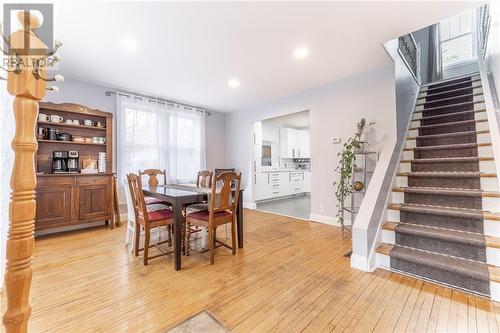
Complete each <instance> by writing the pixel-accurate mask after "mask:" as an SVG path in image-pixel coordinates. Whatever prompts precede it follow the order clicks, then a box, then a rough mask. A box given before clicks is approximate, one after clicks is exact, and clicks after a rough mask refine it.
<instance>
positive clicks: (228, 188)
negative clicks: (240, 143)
mask: <svg viewBox="0 0 500 333" xmlns="http://www.w3.org/2000/svg"><path fill="white" fill-rule="evenodd" d="M240 182H241V173H238V174H237V173H235V172H224V173H221V174H219V175H214V176H213V178H212V186H211V191H210V197H209V200H208V205H207V207H208V209H206V210H200V211H195V212H190V211H189V207H188V208H187V211H186V213H187V215H186V231H187V230H189V228H190V226H192V225H196V226H200V227H206V228H207V229H208V247H209V251H210V264H211V265H213V264H214V251H215V248H217V247H220V246H224V247H227V248H229V249H230V250H231V252H232V254H233V255H234V254H236V218H237V215H236V208H237V207H238V200H239V194H240ZM226 224H230V225H231V246H230V245H228V244H226V243H225V242H223V241H221V240H219V239H217V236H216V230H217V227H218V226H221V225H226ZM185 242H186V244H189V237H188V233H187V232H186V240H185Z"/></svg>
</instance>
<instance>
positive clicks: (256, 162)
mask: <svg viewBox="0 0 500 333" xmlns="http://www.w3.org/2000/svg"><path fill="white" fill-rule="evenodd" d="M261 169H262V122H260V121H257V122H255V123H253V161H252V171H253V172H260V171H261Z"/></svg>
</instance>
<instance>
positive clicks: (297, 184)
mask: <svg viewBox="0 0 500 333" xmlns="http://www.w3.org/2000/svg"><path fill="white" fill-rule="evenodd" d="M304 180H305V178H304V172H303V171H291V172H290V173H289V182H288V195H293V194H299V193H304V192H305V183H304Z"/></svg>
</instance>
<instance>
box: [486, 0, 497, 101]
mask: <svg viewBox="0 0 500 333" xmlns="http://www.w3.org/2000/svg"><path fill="white" fill-rule="evenodd" d="M490 15H491V23H490V35H489V38H488V48H487V49H486V51H487V52H486V57H485V63H486V67H487V69H488V71H489V72H490V77H491V78H492V81H493V87H492V88H493V89H494V90H495V93H496V97H497V102H498V99H499V98H500V3H499V2H498V1H496V2H495V1H492V2H490ZM499 107H500V106H499V105H496V108H499Z"/></svg>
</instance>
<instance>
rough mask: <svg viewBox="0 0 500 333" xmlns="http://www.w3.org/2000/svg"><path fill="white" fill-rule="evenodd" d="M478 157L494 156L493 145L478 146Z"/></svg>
mask: <svg viewBox="0 0 500 333" xmlns="http://www.w3.org/2000/svg"><path fill="white" fill-rule="evenodd" d="M477 155H478V157H493V148H492V146H479V147H477Z"/></svg>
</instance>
